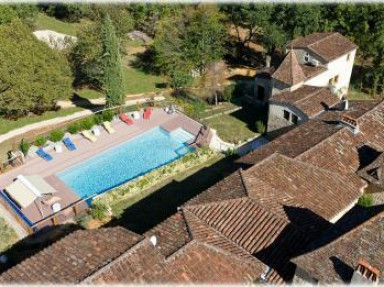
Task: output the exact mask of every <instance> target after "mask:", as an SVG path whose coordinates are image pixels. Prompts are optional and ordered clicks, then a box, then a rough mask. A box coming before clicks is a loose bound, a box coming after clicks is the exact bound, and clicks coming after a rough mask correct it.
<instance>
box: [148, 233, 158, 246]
mask: <svg viewBox="0 0 384 287" xmlns="http://www.w3.org/2000/svg"><path fill="white" fill-rule="evenodd" d="M149 241H151V243H152V244H153V246H156V244H157V238H156V236H155V235H152V236H151V237H150V238H149Z"/></svg>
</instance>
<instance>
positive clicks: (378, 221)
mask: <svg viewBox="0 0 384 287" xmlns="http://www.w3.org/2000/svg"><path fill="white" fill-rule="evenodd" d="M383 230H384V212H381V213H380V214H378V215H377V216H375V217H373V218H372V219H370V220H368V221H366V222H364V223H363V224H361V225H360V226H358V227H356V228H355V229H353V230H352V231H350V232H348V233H346V234H344V235H342V236H341V237H339V238H338V239H337V240H335V241H333V242H331V243H329V244H328V245H325V246H323V247H321V248H318V249H316V250H314V251H312V252H309V253H307V254H304V255H302V256H299V257H297V258H295V259H294V260H293V262H294V263H295V264H297V266H299V267H300V268H301V269H303V270H305V271H306V272H307V273H308V274H309V275H310V276H312V277H313V278H314V279H316V280H318V281H319V282H320V283H343V282H349V281H350V279H351V277H352V273H353V270H354V269H355V268H356V266H357V263H358V260H359V259H360V258H363V259H364V260H366V261H367V262H369V264H371V265H372V266H373V267H376V268H378V269H379V270H380V271H384V240H383V236H384V234H383ZM379 281H380V282H381V283H383V282H384V277H383V276H381V277H380V278H379Z"/></svg>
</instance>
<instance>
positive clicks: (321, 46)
mask: <svg viewBox="0 0 384 287" xmlns="http://www.w3.org/2000/svg"><path fill="white" fill-rule="evenodd" d="M287 47H288V49H287V50H286V52H287V54H286V56H285V58H284V60H283V62H282V63H281V64H280V66H279V67H278V68H277V69H276V70H275V71H274V70H273V68H268V70H265V71H262V72H260V73H258V74H257V75H256V77H255V90H254V91H255V95H254V99H255V101H256V102H259V103H269V115H268V127H267V129H268V131H269V132H272V131H276V130H280V129H283V130H286V128H287V127H289V128H291V127H293V126H294V125H296V124H299V123H301V122H304V121H306V120H308V119H309V118H313V117H315V116H317V115H318V114H319V113H321V112H323V111H324V110H327V109H329V108H331V107H333V106H335V105H336V104H338V103H339V102H340V99H342V98H343V97H345V96H346V95H347V92H348V87H349V82H350V78H351V73H352V68H353V63H354V59H355V54H356V49H357V46H356V45H355V44H353V43H352V42H350V41H349V40H348V39H347V38H346V37H344V36H342V35H341V34H339V33H314V34H311V35H309V36H307V37H304V38H299V39H296V40H293V41H292V42H291V43H290V44H288V45H287Z"/></svg>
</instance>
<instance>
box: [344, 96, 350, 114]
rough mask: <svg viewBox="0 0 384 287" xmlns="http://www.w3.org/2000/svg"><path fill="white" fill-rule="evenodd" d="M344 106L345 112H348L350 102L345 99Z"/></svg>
mask: <svg viewBox="0 0 384 287" xmlns="http://www.w3.org/2000/svg"><path fill="white" fill-rule="evenodd" d="M343 104H344V111H348V109H349V102H348V100H347V99H344V100H343Z"/></svg>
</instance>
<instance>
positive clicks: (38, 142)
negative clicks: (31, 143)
mask: <svg viewBox="0 0 384 287" xmlns="http://www.w3.org/2000/svg"><path fill="white" fill-rule="evenodd" d="M46 142H47V139H46V138H45V137H38V138H36V139H35V145H37V146H39V147H40V146H43V145H45V143H46Z"/></svg>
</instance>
